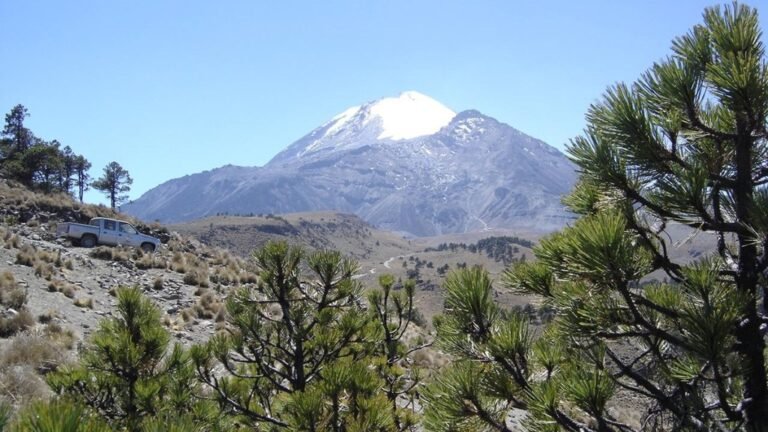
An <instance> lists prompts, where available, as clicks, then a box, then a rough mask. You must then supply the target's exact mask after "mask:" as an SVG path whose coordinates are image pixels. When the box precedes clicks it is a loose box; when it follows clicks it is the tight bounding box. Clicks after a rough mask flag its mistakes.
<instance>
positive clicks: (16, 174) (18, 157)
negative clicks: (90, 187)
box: [0, 105, 90, 201]
mask: <svg viewBox="0 0 768 432" xmlns="http://www.w3.org/2000/svg"><path fill="white" fill-rule="evenodd" d="M28 116H29V113H28V111H27V109H26V108H25V107H24V106H23V105H16V106H15V107H13V108H12V109H11V111H10V112H9V113H8V114H6V116H5V126H4V127H3V131H2V133H0V156H1V157H0V172H2V173H3V174H4V175H5V176H6V177H7V178H10V179H13V180H16V181H18V182H20V183H22V184H24V185H25V186H28V187H32V188H36V189H40V190H42V191H44V192H54V191H57V192H65V193H68V194H72V193H74V190H73V186H74V183H73V178H74V177H75V175H76V174H77V173H78V172H82V170H81V171H77V167H78V166H79V167H81V168H83V169H84V170H85V171H87V169H88V168H89V167H90V163H88V161H87V160H86V159H85V158H84V157H83V156H80V155H77V154H75V153H74V152H73V151H72V149H71V148H70V147H69V146H66V147H64V148H61V143H59V142H58V141H56V140H53V141H50V142H48V141H44V140H42V139H40V138H38V137H36V136H35V135H34V133H33V132H32V131H31V130H29V129H28V128H27V127H25V126H24V121H25V119H26V118H27V117H28ZM86 165H87V167H86ZM81 201H82V199H81Z"/></svg>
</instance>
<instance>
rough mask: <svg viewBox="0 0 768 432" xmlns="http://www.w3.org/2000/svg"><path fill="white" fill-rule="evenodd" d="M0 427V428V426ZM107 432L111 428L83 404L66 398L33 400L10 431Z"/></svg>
mask: <svg viewBox="0 0 768 432" xmlns="http://www.w3.org/2000/svg"><path fill="white" fill-rule="evenodd" d="M0 429H2V428H0ZM17 431H18V432H109V431H112V428H111V427H109V426H108V425H107V423H105V422H104V421H102V420H101V419H99V418H98V416H95V415H94V414H93V413H91V412H89V411H88V409H87V408H86V407H84V406H83V405H79V404H75V403H72V402H69V401H66V400H52V401H50V402H47V401H40V402H35V403H33V404H32V405H31V406H29V407H27V408H25V409H24V410H23V411H22V412H21V413H19V415H18V419H17V420H16V421H15V422H14V423H13V424H12V426H11V428H10V432H17Z"/></svg>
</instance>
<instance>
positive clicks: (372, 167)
mask: <svg viewBox="0 0 768 432" xmlns="http://www.w3.org/2000/svg"><path fill="white" fill-rule="evenodd" d="M385 102H386V103H385ZM382 104H384V105H386V104H395V106H397V104H402V106H403V107H405V108H403V112H408V111H409V110H411V111H413V110H417V111H418V110H419V109H422V108H423V107H427V108H424V109H430V110H435V112H425V113H421V114H419V115H414V116H413V118H408V116H401V117H400V118H395V119H394V120H392V117H391V115H390V114H387V115H385V116H382V115H381V114H380V112H385V114H386V112H392V110H393V109H394V108H392V107H389V108H387V109H384V110H382V109H379V108H380V107H381V106H382ZM371 113H373V114H371ZM435 113H437V114H435ZM449 113H450V115H451V118H450V119H448V120H447V122H446V118H447V117H448V115H449ZM387 116H389V117H387ZM385 117H386V118H385ZM421 119H431V120H425V121H431V123H430V124H426V125H424V124H422V123H420V122H421V121H422V120H421ZM411 121H413V122H415V123H413V124H412V123H409V122H411ZM339 122H341V124H340V125H339V124H338V123H339ZM443 123H444V124H443ZM434 129H437V130H436V131H435V132H432V130H434ZM575 178H576V174H575V168H574V166H573V164H572V163H571V162H570V161H568V159H567V158H566V157H565V156H564V155H563V154H562V153H561V152H560V151H558V150H557V149H555V148H554V147H551V146H549V145H547V144H546V143H544V142H543V141H541V140H538V139H535V138H533V137H530V136H528V135H526V134H524V133H523V132H520V131H519V130H517V129H515V128H513V127H512V126H509V125H507V124H504V123H501V122H499V121H498V120H496V119H494V118H493V117H490V116H486V115H484V114H482V113H480V112H478V111H475V110H465V111H461V112H459V113H454V112H453V111H451V110H450V109H448V108H447V107H445V106H443V105H442V104H440V103H439V102H437V101H434V100H433V99H431V98H429V97H428V96H423V95H420V94H418V93H416V92H405V93H403V94H401V95H400V96H399V97H397V98H384V99H380V100H378V101H373V102H369V103H367V104H363V105H360V106H358V107H352V108H350V109H348V110H346V111H344V112H342V113H341V114H339V115H337V116H335V117H334V118H333V119H331V120H330V121H329V122H326V123H325V124H323V125H321V126H320V127H318V128H316V129H314V130H313V131H311V132H309V133H308V134H306V135H305V136H303V137H302V138H300V139H298V140H297V141H296V142H294V143H293V144H291V145H290V146H288V147H286V148H285V149H284V150H283V151H281V152H280V153H278V154H277V155H275V157H274V158H273V159H272V160H270V161H269V162H268V163H267V164H266V165H264V166H262V167H236V166H224V167H220V168H216V169H214V170H211V171H206V172H202V173H196V174H192V175H189V176H184V177H181V178H178V179H174V180H170V181H168V182H166V183H163V184H162V185H159V186H157V187H156V188H153V189H152V190H150V191H148V192H147V193H146V194H144V195H143V196H142V197H140V198H139V199H138V200H136V201H134V202H133V203H131V204H129V205H127V206H125V207H124V210H125V211H126V212H128V213H131V214H134V215H136V216H139V217H142V218H144V219H149V220H155V219H159V220H162V221H163V222H179V221H184V220H191V219H195V218H198V217H204V216H210V215H215V214H218V213H230V214H250V213H275V214H277V213H291V212H301V211H315V210H335V211H341V212H347V213H354V214H357V215H358V216H360V217H362V218H363V219H364V220H366V221H368V222H369V223H371V224H373V225H374V226H378V227H380V228H384V229H390V230H392V231H396V232H399V233H402V234H405V235H410V236H429V235H439V234H443V233H455V232H467V231H472V230H482V229H487V228H493V227H497V228H523V229H527V230H530V229H538V230H540V231H551V230H554V229H557V228H560V227H561V226H563V225H564V224H565V222H566V221H567V220H568V219H569V218H570V215H569V214H568V213H567V212H566V211H565V209H564V208H563V206H562V204H561V203H560V197H561V196H562V195H563V194H565V193H567V192H568V191H569V190H570V188H571V187H572V185H573V183H574V182H575Z"/></svg>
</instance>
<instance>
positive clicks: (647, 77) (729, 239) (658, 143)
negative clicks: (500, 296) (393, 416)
mask: <svg viewBox="0 0 768 432" xmlns="http://www.w3.org/2000/svg"><path fill="white" fill-rule="evenodd" d="M760 37H761V33H760V29H759V27H758V19H757V12H756V11H755V10H754V9H751V8H749V7H746V6H743V5H739V4H738V3H733V4H731V5H729V6H726V7H723V8H719V7H714V8H708V9H707V10H706V11H705V12H704V23H703V24H702V25H699V26H696V27H695V28H694V29H692V30H691V31H690V32H689V33H688V34H686V35H684V36H682V37H680V38H677V39H676V40H675V41H674V42H673V54H672V55H671V56H670V57H668V58H666V59H664V60H663V61H661V62H659V63H657V64H655V65H653V67H652V68H651V69H649V70H648V71H647V72H646V73H645V74H644V75H643V76H642V77H641V78H640V80H638V81H637V82H636V83H634V84H632V85H627V84H617V85H615V86H613V87H611V88H609V89H608V91H607V92H606V94H605V95H604V97H603V98H602V100H601V101H600V102H599V103H596V104H594V105H592V106H591V107H590V109H589V112H588V113H587V121H588V123H589V124H588V126H587V128H586V130H585V133H584V136H581V137H578V138H576V139H574V140H573V141H572V142H571V145H570V147H569V149H568V150H569V153H570V156H571V158H572V160H573V161H574V162H575V163H576V164H577V165H578V166H579V172H580V175H581V178H580V181H579V182H578V184H577V185H576V188H575V189H574V191H573V193H572V194H571V195H570V196H569V197H567V198H565V199H564V202H565V203H566V204H567V205H569V206H570V207H571V209H572V210H573V211H575V212H576V213H578V214H580V215H582V216H581V218H580V219H579V220H578V221H577V222H575V223H574V224H572V225H571V226H570V227H568V228H566V229H564V230H563V231H562V232H559V233H556V234H553V235H551V236H549V237H547V238H544V239H542V240H541V241H540V244H539V245H538V246H537V247H536V248H535V249H534V253H535V255H536V257H537V261H536V262H535V263H522V264H519V263H518V264H516V265H514V266H512V267H511V268H510V269H508V270H507V271H506V272H505V273H504V275H503V282H504V284H505V285H506V286H507V288H509V289H512V290H514V291H516V292H518V293H523V294H531V295H536V296H539V298H541V299H543V302H544V305H545V306H547V307H548V308H552V309H553V310H554V311H555V313H556V315H555V318H554V320H553V321H552V323H551V324H550V325H549V326H548V327H547V328H546V329H545V330H544V331H543V333H542V336H541V337H540V338H538V339H537V338H535V337H532V336H531V334H530V332H527V331H526V329H525V325H522V324H521V321H520V320H518V319H510V318H509V317H508V316H507V313H506V312H505V311H502V310H499V308H498V307H497V306H495V305H494V304H493V302H491V301H489V293H490V292H491V288H490V282H489V281H487V280H486V279H484V278H483V277H482V275H472V274H469V273H465V274H456V275H453V277H450V278H449V279H448V280H447V281H446V287H445V288H446V296H447V298H446V305H445V307H446V309H445V315H444V316H443V317H439V318H437V319H436V320H435V326H436V329H437V332H438V344H439V345H440V346H442V347H444V348H445V349H446V350H449V351H450V352H451V353H453V354H454V355H456V356H458V358H459V359H461V360H464V361H465V362H469V363H464V364H463V365H462V366H461V367H459V369H458V371H446V372H445V374H444V375H443V374H441V376H440V377H439V378H438V379H437V380H436V381H435V383H433V384H431V385H430V386H429V388H428V391H426V392H425V393H426V394H427V395H430V396H431V397H429V399H430V400H429V402H430V404H429V405H427V407H426V411H425V419H426V420H425V425H426V426H427V427H428V428H430V429H432V430H449V429H450V428H455V429H460V430H463V429H468V430H505V428H506V427H507V426H506V425H504V424H503V423H499V421H498V419H499V418H503V415H502V414H498V417H496V420H494V417H493V416H489V415H487V414H484V413H483V410H482V409H478V407H480V408H482V407H483V404H484V406H486V407H487V409H486V410H487V412H490V413H493V410H492V408H499V407H503V409H502V411H504V409H506V407H508V406H516V407H524V408H525V409H527V410H528V413H529V415H528V418H527V420H526V422H525V424H526V427H527V428H528V429H529V430H536V431H539V430H540V431H551V430H570V431H577V430H578V431H590V430H594V431H619V430H621V431H629V430H640V429H641V427H642V428H645V429H650V430H699V431H704V430H749V431H760V430H768V384H767V383H766V366H765V365H766V358H765V340H764V336H763V333H764V331H763V330H761V326H765V324H764V323H765V322H767V321H768V316H765V309H766V307H765V306H766V305H767V304H768V303H765V299H766V298H768V295H767V294H768V292H767V290H768V286H767V285H766V280H765V278H764V276H763V274H764V272H765V270H766V269H768V258H767V257H768V241H767V240H766V239H768V223H767V222H766V221H768V218H766V214H768V209H767V208H766V205H767V204H768V199H767V198H766V197H768V192H767V191H768V188H766V185H767V184H768V168H766V164H765V160H766V156H768V135H766V133H765V131H766V130H768V124H766V114H768V73H767V72H766V71H768V69H767V68H766V65H765V64H766V62H765V57H764V56H765V53H764V47H763V44H762V42H761V41H760ZM675 225H677V226H679V225H683V226H685V227H688V229H689V230H690V231H692V232H694V233H695V232H697V231H703V232H706V233H711V234H712V237H711V238H713V239H714V240H715V241H716V249H715V250H713V251H712V252H711V254H708V255H706V256H704V257H702V258H700V259H699V260H697V261H694V262H676V261H675V260H674V259H673V258H671V254H670V249H671V248H672V247H673V244H672V243H671V242H670V241H669V237H670V234H669V232H667V231H668V229H669V228H670V227H673V226H675ZM671 231H672V232H673V233H674V231H680V228H675V230H671ZM700 235H705V234H700ZM653 272H663V274H664V275H665V278H666V280H669V281H671V282H665V283H646V282H645V281H646V280H648V279H649V278H651V277H653V276H652V274H653ZM496 371H501V372H503V373H504V374H505V375H507V376H509V377H510V379H509V381H510V382H511V383H513V384H515V385H514V386H511V385H504V384H503V383H504V381H503V380H501V379H494V380H493V382H494V383H499V384H497V385H496V386H494V387H493V388H491V387H489V386H487V385H484V384H483V380H484V379H485V377H487V376H495V374H497V372H496ZM497 375H500V374H497ZM468 383H472V384H471V385H470V384H468ZM619 389H621V391H622V392H625V393H629V394H634V396H635V397H637V398H638V399H639V400H642V401H643V402H642V403H643V404H645V405H646V406H647V408H648V410H647V411H646V414H645V418H642V419H640V420H639V421H638V420H635V421H634V423H632V422H630V423H629V424H625V423H622V421H623V420H624V419H622V418H620V416H618V415H617V413H620V411H617V410H620V409H621V406H619V402H617V401H616V396H615V395H616V394H617V392H618V390H619ZM450 393H456V394H461V395H462V398H460V399H459V398H456V399H454V400H451V399H450ZM436 395H440V397H442V398H443V400H440V397H437V396H436ZM493 397H495V398H493ZM483 398H491V399H483ZM484 401H485V402H484ZM610 407H614V408H616V409H613V410H612V409H609V408H610ZM441 421H443V423H441Z"/></svg>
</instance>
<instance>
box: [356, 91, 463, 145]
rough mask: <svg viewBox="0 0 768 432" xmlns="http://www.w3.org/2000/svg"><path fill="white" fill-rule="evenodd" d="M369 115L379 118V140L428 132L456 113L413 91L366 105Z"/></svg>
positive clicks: (440, 125) (431, 131) (435, 130)
mask: <svg viewBox="0 0 768 432" xmlns="http://www.w3.org/2000/svg"><path fill="white" fill-rule="evenodd" d="M368 110H369V111H370V113H371V118H376V119H380V120H381V129H382V130H381V133H380V134H379V136H378V138H379V139H391V140H403V139H411V138H416V137H420V136H424V135H432V134H433V133H435V132H437V131H439V130H440V129H441V128H442V127H443V126H445V125H447V124H448V123H450V122H451V119H453V117H455V116H456V113H455V112H453V111H451V110H450V109H449V108H448V107H446V106H445V105H443V104H441V103H440V102H438V101H436V100H434V99H432V98H430V97H429V96H426V95H423V94H421V93H419V92H415V91H407V92H403V93H401V94H400V96H398V97H389V98H384V99H380V100H378V101H376V102H374V103H372V104H370V105H369V106H368Z"/></svg>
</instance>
